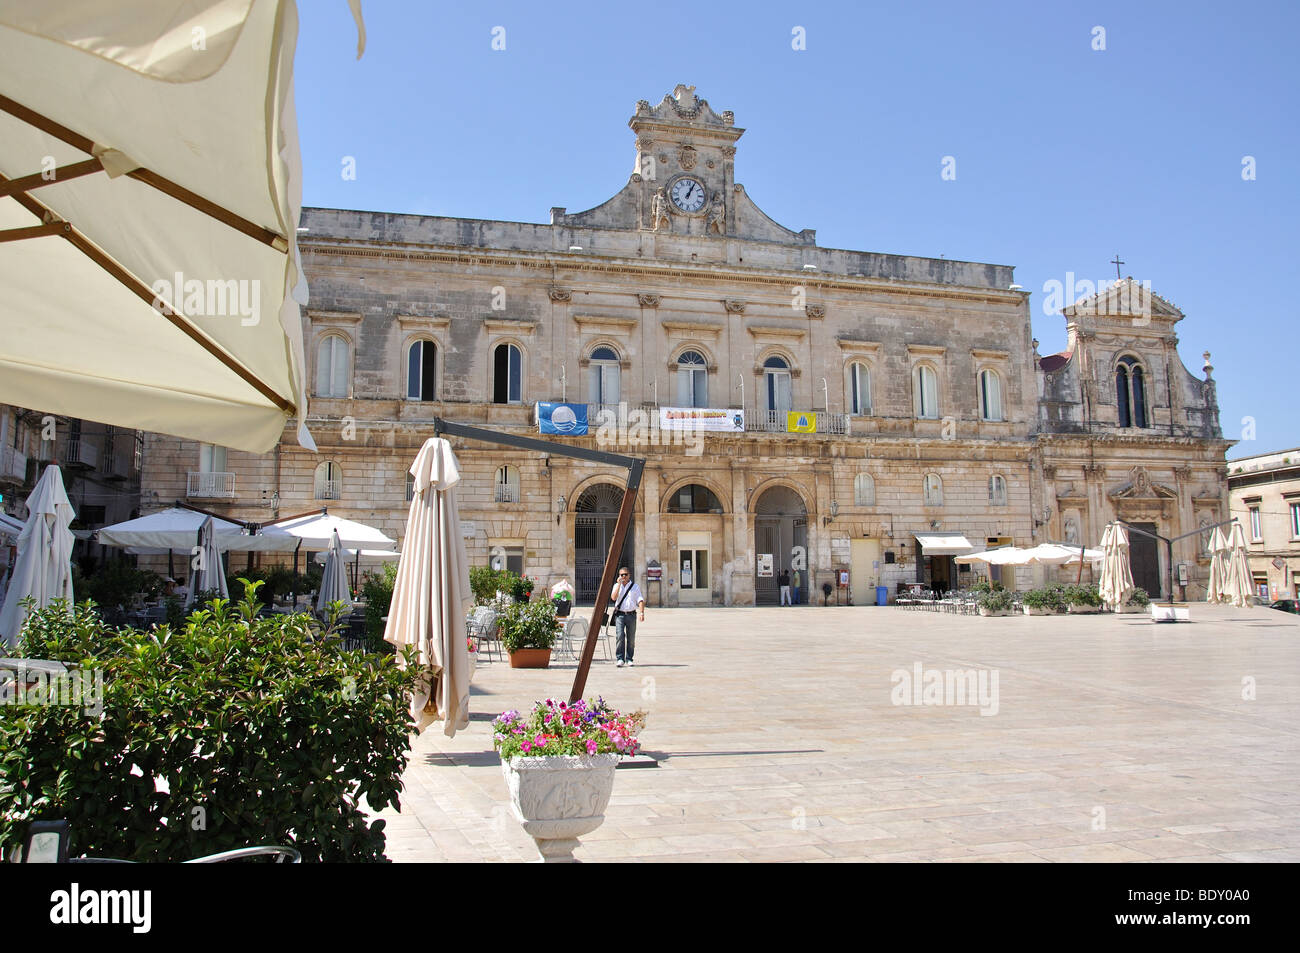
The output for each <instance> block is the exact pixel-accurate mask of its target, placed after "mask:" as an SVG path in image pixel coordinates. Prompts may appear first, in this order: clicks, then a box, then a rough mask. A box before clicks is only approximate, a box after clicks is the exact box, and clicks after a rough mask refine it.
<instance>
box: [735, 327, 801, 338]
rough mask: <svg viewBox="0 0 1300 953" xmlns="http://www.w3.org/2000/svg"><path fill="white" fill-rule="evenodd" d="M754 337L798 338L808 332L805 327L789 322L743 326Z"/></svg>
mask: <svg viewBox="0 0 1300 953" xmlns="http://www.w3.org/2000/svg"><path fill="white" fill-rule="evenodd" d="M745 330H746V331H748V332H749V333H750V334H751V335H752V336H753V337H756V338H799V339H801V340H802V338H803V336H804V335H805V334H807V333H808V329H807V328H801V327H799V326H798V325H789V324H750V325H747V326H746V327H745Z"/></svg>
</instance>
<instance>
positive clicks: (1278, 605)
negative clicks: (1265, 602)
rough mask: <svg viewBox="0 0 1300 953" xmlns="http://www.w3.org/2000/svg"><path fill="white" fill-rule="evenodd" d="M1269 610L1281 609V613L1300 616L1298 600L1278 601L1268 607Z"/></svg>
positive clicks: (1299, 602)
mask: <svg viewBox="0 0 1300 953" xmlns="http://www.w3.org/2000/svg"><path fill="white" fill-rule="evenodd" d="M1269 608H1270V609H1281V610H1282V611H1283V612H1292V613H1296V614H1297V615H1300V600H1296V599H1279V600H1277V602H1274V603H1272V604H1270V605H1269Z"/></svg>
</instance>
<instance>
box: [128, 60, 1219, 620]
mask: <svg viewBox="0 0 1300 953" xmlns="http://www.w3.org/2000/svg"><path fill="white" fill-rule="evenodd" d="M629 125H630V126H631V129H632V132H633V135H634V140H635V164H634V166H633V170H634V171H633V172H632V174H631V175H630V177H629V179H628V181H627V182H626V184H625V185H624V186H623V187H622V189H621V190H620V191H619V192H618V193H617V194H616V195H615V196H614V197H613V198H611V199H610V200H609V201H607V202H605V203H604V204H602V205H600V206H598V207H596V208H593V209H590V210H588V211H585V212H580V213H572V214H570V213H568V212H567V210H565V209H563V208H554V209H552V210H551V215H550V223H549V224H545V225H542V224H526V223H518V222H504V221H486V220H475V219H454V218H439V217H431V216H417V215H402V214H390V213H382V212H359V211H347V210H339V209H320V208H309V209H304V211H303V216H302V221H301V228H300V235H299V237H300V240H301V244H302V249H303V260H304V264H305V267H306V270H307V275H308V279H309V285H310V294H311V301H310V304H309V306H308V308H307V310H306V316H305V321H306V323H307V329H306V332H307V333H306V340H307V346H308V361H309V364H310V368H309V373H310V374H311V388H312V394H313V396H312V400H311V404H310V410H309V420H308V423H309V427H310V429H311V431H312V433H313V435H314V437H315V439H316V442H317V444H318V446H319V451H320V452H319V453H317V454H312V453H309V452H307V451H305V450H303V449H302V448H301V447H299V446H297V445H296V443H295V442H294V440H293V431H292V429H286V432H285V438H284V440H283V441H282V442H281V444H280V446H279V447H278V448H277V449H276V450H275V452H274V453H271V454H267V455H263V456H255V455H251V454H245V453H239V452H236V451H229V452H226V451H223V450H220V449H219V448H201V447H200V446H198V445H197V444H194V443H192V442H186V441H181V440H177V439H175V438H171V437H162V436H157V435H153V436H150V437H149V438H148V441H147V446H146V455H145V465H144V467H145V469H144V485H145V487H146V493H147V494H154V493H156V494H157V496H156V498H157V499H160V500H163V501H170V500H172V499H177V498H179V499H185V498H187V497H188V498H189V499H190V500H191V501H192V502H198V503H200V504H201V505H204V506H206V507H209V508H213V509H216V510H219V511H222V512H228V513H230V514H231V515H234V516H237V517H240V518H244V519H252V520H258V521H265V520H267V519H270V518H272V517H273V516H274V515H277V514H278V515H282V516H284V515H291V514H294V513H298V512H302V511H304V510H308V509H311V508H314V507H320V506H322V505H327V506H329V507H330V509H331V511H333V512H338V513H339V514H340V515H343V516H347V517H349V518H353V519H358V520H361V521H364V522H368V523H372V524H374V525H378V526H380V527H381V528H383V529H384V530H385V531H386V532H388V533H389V535H394V536H401V534H402V532H403V530H404V525H405V519H406V512H407V481H406V469H407V467H408V466H409V465H410V463H411V462H412V460H413V459H414V456H415V452H416V450H417V449H418V447H419V446H420V444H421V443H422V442H423V441H424V440H425V439H426V438H427V437H429V436H430V435H432V432H433V428H432V421H433V418H434V417H436V416H440V417H443V418H445V419H448V420H453V421H458V422H462V423H468V424H474V425H478V426H483V427H488V428H492V429H497V430H503V431H513V432H520V433H534V434H535V433H537V432H538V425H537V423H536V416H535V415H536V404H537V403H539V402H568V403H571V404H572V403H582V404H586V405H587V407H588V411H589V416H590V419H591V421H592V428H591V432H590V433H589V434H588V435H587V436H568V437H551V438H549V439H552V440H555V441H556V442H557V443H570V444H578V445H585V446H599V447H601V448H604V449H610V450H615V451H618V452H623V453H629V454H634V455H637V456H644V457H645V459H646V461H647V463H646V471H645V477H644V480H643V483H642V489H641V493H640V496H639V498H638V501H637V510H636V516H635V522H634V527H633V532H632V534H631V539H630V541H629V543H628V548H627V550H626V556H627V561H628V562H630V563H631V564H633V566H634V567H635V570H636V575H637V576H638V578H639V579H640V581H641V583H642V586H643V588H645V589H646V591H647V593H648V597H649V600H650V602H651V603H652V604H653V603H660V604H664V605H687V604H693V603H704V604H710V603H712V604H725V605H748V604H753V603H755V602H758V603H764V602H774V601H775V600H776V597H777V588H776V583H777V578H778V577H779V574H780V572H781V571H782V570H783V569H784V570H788V571H791V572H794V571H799V573H800V582H801V583H802V585H803V587H804V590H805V592H807V591H808V590H809V589H810V588H811V589H813V591H814V592H816V601H818V602H820V601H821V598H822V597H821V594H820V589H821V586H822V585H823V584H826V583H829V584H831V585H832V593H833V594H832V596H831V599H832V601H837V600H838V601H840V602H844V601H847V600H849V599H851V600H853V601H854V602H856V603H859V604H861V603H863V602H867V601H872V602H874V601H875V598H876V589H877V587H886V588H887V589H888V590H890V591H891V592H892V591H894V590H895V589H896V588H897V586H898V584H900V583H916V582H920V583H923V584H926V585H937V586H940V587H943V588H951V587H954V586H959V585H962V584H964V583H965V582H967V581H968V580H969V579H970V578H971V577H970V574H969V572H968V571H963V570H961V569H959V568H958V567H957V566H956V565H954V563H953V562H952V558H951V557H952V555H953V554H954V553H956V552H962V551H966V550H967V549H968V548H969V547H974V548H975V549H983V548H984V547H985V546H986V545H993V544H997V543H1016V544H1021V545H1033V544H1035V543H1038V542H1043V541H1046V540H1052V539H1065V538H1066V537H1067V536H1071V534H1073V537H1074V538H1078V539H1082V540H1084V541H1086V542H1089V543H1092V544H1095V543H1096V542H1097V539H1098V537H1099V535H1100V531H1101V528H1102V527H1103V526H1104V525H1105V523H1106V522H1107V521H1108V520H1109V519H1111V518H1113V517H1114V516H1115V515H1116V514H1118V515H1120V516H1121V517H1125V518H1133V519H1136V520H1140V521H1144V522H1151V523H1154V525H1155V526H1156V527H1157V529H1158V531H1159V532H1161V533H1162V534H1164V535H1177V534H1178V533H1180V532H1184V531H1186V528H1187V527H1189V526H1192V527H1194V526H1196V525H1197V520H1198V519H1199V518H1200V517H1201V516H1203V515H1209V514H1215V515H1217V514H1218V513H1220V512H1222V511H1224V510H1225V509H1226V497H1225V494H1224V487H1223V476H1222V467H1223V453H1224V450H1225V448H1226V447H1227V446H1228V444H1227V443H1226V442H1225V441H1223V440H1222V439H1221V435H1220V432H1219V429H1218V413H1217V405H1216V402H1215V396H1214V385H1213V382H1212V381H1211V380H1210V379H1209V375H1208V368H1207V377H1206V379H1205V380H1202V379H1200V378H1197V377H1195V376H1193V375H1191V374H1190V373H1188V372H1187V371H1186V370H1185V369H1184V368H1183V366H1182V364H1181V362H1180V361H1179V359H1178V356H1177V351H1176V343H1177V342H1176V338H1175V337H1174V335H1173V326H1174V324H1175V323H1176V322H1177V321H1178V320H1179V319H1180V318H1181V317H1182V315H1181V313H1180V312H1178V311H1177V309H1176V308H1173V306H1172V305H1169V304H1168V303H1167V302H1165V301H1164V300H1163V299H1159V298H1155V299H1154V300H1155V301H1156V302H1157V305H1156V311H1155V313H1154V314H1153V315H1151V317H1150V318H1149V319H1148V320H1145V321H1143V320H1142V318H1143V316H1142V315H1140V314H1137V315H1135V314H1129V313H1125V312H1123V311H1120V310H1117V308H1119V307H1120V306H1121V305H1123V302H1120V301H1115V302H1112V301H1110V300H1109V299H1108V298H1106V294H1107V293H1105V292H1103V294H1102V295H1099V296H1098V297H1097V299H1096V300H1093V301H1092V303H1091V304H1089V303H1088V302H1080V303H1079V304H1078V305H1077V306H1076V307H1075V308H1074V309H1071V310H1070V311H1069V312H1068V313H1067V324H1068V328H1069V333H1070V347H1069V349H1068V351H1067V352H1066V353H1065V354H1062V355H1053V356H1051V357H1046V358H1042V359H1041V360H1040V359H1039V357H1038V355H1037V353H1036V345H1037V342H1036V341H1034V340H1033V336H1032V331H1031V324H1030V314H1029V295H1028V294H1027V293H1026V292H1024V291H1022V290H1020V289H1019V287H1018V286H1016V285H1014V284H1013V278H1014V276H1013V270H1012V268H1011V267H1009V266H1005V265H993V264H981V263H973V262H962V261H953V260H947V259H931V258H918V257H909V256H898V255H888V254H879V253H871V252H860V251H848V250H842V249H831V248H822V247H820V246H818V245H817V244H816V236H815V233H814V232H813V231H812V230H811V229H805V230H802V231H794V230H791V229H788V228H785V227H783V226H781V225H779V224H777V223H776V222H774V221H772V220H771V219H770V218H768V217H767V216H766V215H765V214H764V213H763V212H762V211H761V210H760V209H759V207H758V206H757V205H756V204H754V202H753V201H752V200H751V198H750V197H749V195H748V194H747V192H746V191H745V189H744V186H743V185H741V184H740V183H739V182H737V181H736V175H735V160H736V150H737V142H738V140H739V139H740V137H741V135H742V134H743V132H744V130H743V129H740V128H738V127H736V126H735V123H734V119H733V116H732V114H731V113H730V112H722V113H717V112H715V111H714V110H713V109H712V108H711V107H710V106H709V104H708V103H707V102H706V101H705V100H703V99H700V98H698V97H696V95H695V93H694V89H693V87H685V86H679V87H677V89H676V90H675V91H674V92H673V93H672V94H670V95H667V96H665V97H664V98H663V100H662V101H661V102H660V103H658V104H657V105H654V106H652V105H651V104H650V103H648V102H646V101H642V102H640V103H638V105H637V108H636V114H635V115H634V116H633V117H632V119H631V120H630V122H629ZM1080 309H1082V310H1080ZM1126 359H1127V360H1130V361H1131V362H1132V364H1131V365H1130V364H1126V365H1125V374H1126V375H1129V376H1127V377H1126V387H1128V388H1129V391H1130V398H1129V401H1130V406H1129V407H1128V409H1127V411H1125V413H1126V414H1127V417H1126V418H1125V419H1124V420H1121V416H1120V415H1121V410H1120V408H1119V405H1118V403H1117V400H1118V399H1117V393H1116V391H1115V387H1114V377H1115V367H1116V366H1118V365H1117V363H1116V362H1117V361H1123V360H1126ZM1130 366H1136V367H1138V368H1139V369H1140V372H1141V373H1142V374H1143V375H1145V377H1144V380H1145V381H1148V382H1149V383H1148V384H1147V385H1146V387H1145V389H1144V390H1143V391H1142V395H1141V396H1142V401H1143V404H1142V407H1141V411H1142V413H1141V416H1140V418H1139V417H1138V416H1137V415H1136V414H1135V413H1134V408H1133V407H1132V406H1131V401H1132V397H1131V388H1132V383H1131V379H1132V378H1131V374H1130V371H1129V369H1128V368H1129V367H1130ZM1107 381H1110V382H1111V383H1110V384H1108V383H1107ZM669 407H693V408H712V409H716V410H718V411H723V412H725V413H723V414H722V416H724V417H726V416H727V414H733V415H734V413H735V412H736V411H741V412H743V424H742V427H743V429H737V431H736V432H708V433H695V432H692V433H683V432H681V431H675V430H670V429H666V428H665V427H662V426H661V418H660V410H661V409H662V408H669ZM602 410H604V411H607V413H606V414H605V416H603V417H601V416H600V411H602ZM790 412H795V413H794V416H793V417H791V415H790ZM600 421H604V422H605V423H606V426H605V427H604V428H599V427H598V426H597V424H598V423H599V422H600ZM453 443H454V445H455V447H456V452H457V454H458V456H459V457H460V459H461V461H462V463H463V465H464V468H465V472H466V479H465V481H464V482H463V484H462V490H461V494H460V506H461V514H462V519H463V524H464V525H463V533H464V535H465V538H466V542H467V545H468V548H469V552H470V556H471V560H472V561H474V562H477V563H484V562H486V561H487V560H488V559H489V555H490V554H492V553H496V554H498V555H499V556H501V557H502V558H504V559H505V561H506V562H507V564H508V565H510V566H511V567H512V568H517V569H521V570H522V571H524V572H527V573H528V574H529V575H532V576H534V577H538V578H539V579H540V580H541V581H542V582H543V583H546V584H550V583H552V582H554V581H557V580H559V579H560V578H567V579H569V580H571V581H575V582H576V584H577V587H578V590H579V596H580V601H582V597H583V595H584V594H585V595H588V596H589V595H591V592H592V587H593V586H594V580H593V575H594V574H598V571H599V564H600V563H601V562H602V561H603V555H604V554H603V551H602V547H603V546H604V545H605V540H606V539H607V537H608V533H609V531H610V530H611V528H612V522H613V511H614V510H616V508H617V500H618V497H619V495H620V494H621V487H622V484H623V476H624V475H623V473H622V472H619V471H616V470H612V469H608V468H602V467H600V466H596V465H592V464H588V463H584V462H579V461H576V460H574V459H572V458H567V457H563V456H559V455H558V454H556V455H551V456H549V457H541V456H534V455H528V454H521V453H519V452H515V451H509V450H507V449H505V448H501V447H497V446H492V445H488V444H476V443H473V442H470V441H463V440H456V441H453ZM196 488H197V490H198V495H196V493H195V490H196ZM1195 548H1196V547H1195V544H1194V542H1193V543H1189V544H1188V545H1187V546H1185V547H1181V548H1180V549H1179V550H1177V551H1176V558H1177V555H1178V554H1180V553H1181V554H1184V555H1185V556H1186V559H1187V561H1188V562H1189V563H1190V564H1191V568H1192V570H1193V575H1194V576H1195V575H1198V574H1203V573H1202V566H1201V563H1200V561H1199V560H1198V559H1197V558H1196V556H1195ZM1184 551H1185V553H1184ZM655 566H658V567H660V568H661V573H660V574H659V576H660V578H659V579H658V580H657V581H656V580H653V579H650V580H648V579H647V572H646V570H647V568H648V567H655ZM842 580H844V581H846V582H847V585H844V586H841V585H840V584H841V581H842ZM1020 581H1021V582H1023V581H1024V580H1020Z"/></svg>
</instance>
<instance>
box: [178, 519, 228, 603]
mask: <svg viewBox="0 0 1300 953" xmlns="http://www.w3.org/2000/svg"><path fill="white" fill-rule="evenodd" d="M198 549H199V551H198V552H197V553H195V554H194V555H193V557H192V558H191V559H190V576H189V590H190V591H189V592H188V593H186V595H185V608H187V609H188V608H189V607H190V606H192V605H194V601H195V597H196V596H197V595H198V594H199V593H200V592H206V591H207V590H215V591H216V592H218V593H220V595H221V598H223V599H229V598H230V588H229V587H228V586H227V585H226V571H225V568H224V567H223V566H222V565H221V550H220V549H218V548H217V530H216V526H215V521H214V520H213V518H212V517H211V516H209V517H207V518H206V519H205V520H204V521H203V525H202V526H201V527H199V533H198Z"/></svg>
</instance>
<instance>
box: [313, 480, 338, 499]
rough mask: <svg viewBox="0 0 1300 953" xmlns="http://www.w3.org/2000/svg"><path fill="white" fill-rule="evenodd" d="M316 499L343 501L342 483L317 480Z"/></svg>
mask: <svg viewBox="0 0 1300 953" xmlns="http://www.w3.org/2000/svg"><path fill="white" fill-rule="evenodd" d="M316 499H318V500H341V499H343V481H342V480H317V481H316Z"/></svg>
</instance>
